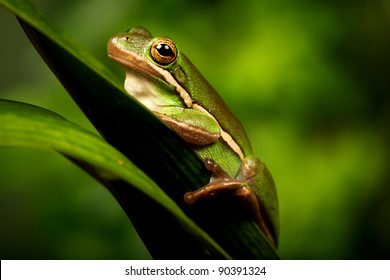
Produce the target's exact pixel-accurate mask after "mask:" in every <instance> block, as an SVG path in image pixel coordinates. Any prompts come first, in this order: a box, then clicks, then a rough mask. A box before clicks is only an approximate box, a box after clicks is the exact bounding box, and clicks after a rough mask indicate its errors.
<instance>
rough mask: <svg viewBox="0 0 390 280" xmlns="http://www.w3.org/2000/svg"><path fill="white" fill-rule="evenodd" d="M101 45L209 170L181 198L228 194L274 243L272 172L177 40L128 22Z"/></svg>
mask: <svg viewBox="0 0 390 280" xmlns="http://www.w3.org/2000/svg"><path fill="white" fill-rule="evenodd" d="M107 51H108V56H109V57H110V58H111V59H113V60H114V61H116V62H118V63H119V64H120V65H122V66H123V67H124V69H125V72H126V79H125V90H126V91H127V92H128V93H129V94H130V95H132V96H134V97H135V98H136V99H138V100H139V101H140V102H141V103H142V104H143V105H145V106H146V107H147V108H148V109H149V110H151V111H152V112H153V113H154V114H155V115H157V116H158V117H159V118H160V119H161V120H162V121H163V122H165V123H166V124H167V125H168V126H169V127H170V128H171V129H172V130H173V131H174V132H176V133H177V134H178V135H179V136H180V137H181V138H183V139H184V140H185V141H186V142H187V143H188V144H189V145H190V146H191V148H192V149H193V150H194V152H195V153H196V154H197V155H198V156H199V157H200V158H201V159H202V160H203V161H204V164H205V166H206V168H207V169H208V170H210V171H211V174H212V175H211V178H210V182H209V183H208V184H207V185H206V186H203V187H201V188H199V189H198V190H196V191H193V192H189V193H186V194H184V200H185V202H186V203H188V204H189V205H193V204H196V203H197V202H199V201H201V200H205V199H211V197H214V198H215V197H223V196H224V195H231V194H233V195H234V196H237V198H238V200H239V201H241V202H243V203H244V205H245V206H246V207H247V208H248V209H250V213H251V215H252V218H253V220H254V221H255V223H256V224H257V225H258V227H259V228H260V229H261V231H262V232H263V233H264V235H265V236H266V237H267V238H268V240H269V241H270V243H271V244H273V245H274V246H277V243H278V234H279V217H278V202H277V196H276V191H275V186H274V183H273V180H272V177H271V175H270V173H269V171H268V169H267V167H266V166H265V165H264V163H263V162H262V161H260V159H259V158H257V157H256V156H254V155H253V154H252V148H251V145H250V143H249V140H248V137H247V135H246V132H245V130H244V129H243V127H242V125H241V123H240V121H239V120H238V119H237V118H236V117H235V116H234V115H233V113H232V112H231V111H230V110H229V108H228V107H227V105H226V104H225V102H224V101H223V100H222V98H221V97H220V96H219V94H218V93H217V92H216V91H215V90H214V88H213V87H212V86H211V85H210V84H209V83H208V82H207V81H206V79H205V78H204V77H203V76H202V74H200V72H199V71H198V70H197V69H196V68H195V66H194V65H193V64H192V63H191V62H190V61H189V59H188V58H187V57H186V56H185V55H184V54H183V53H182V52H180V50H179V48H178V46H177V45H176V44H175V43H174V42H173V41H172V40H171V39H169V38H166V37H153V36H152V35H151V34H150V32H149V31H148V30H146V29H145V28H142V27H134V28H132V29H130V30H129V31H128V32H124V33H119V34H117V35H115V36H113V37H112V38H111V39H110V40H109V42H108V46H107Z"/></svg>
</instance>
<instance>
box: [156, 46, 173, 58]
mask: <svg viewBox="0 0 390 280" xmlns="http://www.w3.org/2000/svg"><path fill="white" fill-rule="evenodd" d="M156 49H157V51H158V53H159V54H160V55H162V56H174V53H173V51H172V49H171V47H170V46H169V45H168V44H158V45H157V46H156Z"/></svg>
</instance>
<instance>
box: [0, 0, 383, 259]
mask: <svg viewBox="0 0 390 280" xmlns="http://www.w3.org/2000/svg"><path fill="white" fill-rule="evenodd" d="M34 3H36V4H37V6H38V7H40V8H41V9H42V10H43V11H44V12H45V13H46V14H48V15H49V16H50V17H51V18H52V19H53V20H54V21H55V22H57V23H58V25H60V26H62V27H63V29H65V30H66V32H68V33H69V34H71V35H72V36H73V37H75V38H76V39H77V40H78V41H80V42H81V43H82V44H83V45H85V46H86V48H87V49H89V50H90V51H91V52H92V53H93V54H94V55H96V56H97V57H99V58H100V59H101V60H102V61H104V63H106V64H107V67H110V68H112V69H113V71H116V72H117V73H118V74H119V75H123V74H122V73H121V72H122V71H121V69H120V68H119V67H118V66H117V65H116V64H114V63H113V62H111V61H109V59H108V58H106V50H105V48H106V41H107V40H108V38H109V37H110V36H111V35H113V34H114V33H117V32H119V31H124V30H127V29H129V28H130V27H132V26H135V25H141V26H144V27H147V28H148V29H149V30H150V31H151V32H152V33H153V34H155V35H156V36H157V35H166V36H169V37H171V38H173V39H174V40H175V41H176V42H177V43H178V44H179V46H180V48H181V50H182V51H184V52H185V53H186V54H187V55H188V56H189V57H190V59H191V60H192V61H193V63H194V64H195V65H197V66H198V68H199V69H200V70H201V72H202V73H203V74H204V75H205V76H206V77H207V78H208V80H209V81H210V82H211V83H212V84H213V85H214V86H215V88H216V89H217V90H218V91H219V92H220V93H221V94H222V95H223V97H224V99H225V100H226V101H227V103H228V104H229V105H230V107H231V108H232V110H233V111H234V112H236V114H237V115H238V117H239V118H240V119H241V120H242V122H243V124H244V126H245V127H246V128H247V131H248V134H249V136H250V138H251V140H252V144H253V147H254V150H255V153H256V154H257V155H259V156H260V157H261V158H262V159H263V161H265V162H266V163H267V165H268V167H269V169H270V170H271V172H272V174H273V176H274V179H275V181H276V183H277V187H278V194H279V203H280V213H281V237H280V248H279V252H280V255H281V257H282V258H285V259H382V258H385V259H388V258H389V257H390V254H389V251H390V187H389V183H388V181H389V180H390V175H389V174H390V172H389V171H390V170H389V164H390V162H389V159H390V146H389V143H390V141H389V140H390V129H389V118H390V114H389V112H390V90H389V88H390V87H389V86H390V85H389V81H390V77H389V74H390V66H389V65H390V1H389V0H371V1H363V0H354V1H332V0H328V1H305V0H296V1H286V0H272V1H271V0H263V1H258V0H251V1H233V0H229V1H210V0H208V1H205V0H204V1H199V0H197V1H178V0H176V1H168V0H159V1H150V0H148V1H146V0H142V1H141V0H133V1H125V0H112V1H104V0H84V1H76V0H71V1H70V0H67V1H49V0H39V1H38V0H36V1H34ZM0 32H1V34H2V39H1V44H0V61H1V66H0V98H6V99H12V100H18V101H23V102H28V103H32V104H35V105H38V106H41V107H44V108H48V109H50V110H53V111H55V112H57V113H59V114H61V115H63V116H65V117H66V118H67V119H69V120H71V121H73V122H75V123H78V124H80V125H82V126H83V127H87V128H90V129H91V130H93V128H92V127H91V125H90V124H89V123H88V121H87V120H86V118H85V117H84V116H83V115H82V113H81V112H80V110H79V109H78V108H77V106H76V105H75V104H74V103H73V101H72V100H71V99H70V97H69V96H68V95H67V93H66V92H65V90H64V89H63V88H62V87H61V85H60V84H59V82H58V81H57V80H56V79H55V77H54V76H53V74H52V73H51V72H50V70H49V69H48V67H47V66H46V65H45V64H44V62H43V61H42V60H41V58H40V57H39V56H38V54H37V53H36V51H35V50H34V48H33V47H32V46H31V44H30V43H29V41H28V39H27V38H26V36H25V35H24V33H23V31H22V30H21V28H20V27H19V25H18V23H17V21H16V20H15V18H14V17H13V16H12V15H11V14H10V13H9V12H8V11H6V10H4V9H2V8H0ZM129 125H131V124H129ZM0 223H1V231H0V253H1V258H2V259H58V258H59V259H133V258H135V259H145V258H146V259H147V258H150V255H149V254H148V252H147V251H146V249H145V248H144V246H143V244H142V242H141V241H140V239H139V238H138V237H137V234H136V233H135V231H134V229H133V228H132V226H131V224H130V223H129V221H128V219H127V217H126V216H125V214H124V212H123V211H122V210H121V209H120V207H119V206H118V205H117V203H116V201H115V200H114V199H113V198H112V197H111V195H110V194H109V193H108V191H106V190H105V189H104V188H103V187H102V186H100V185H98V183H97V182H95V181H94V180H93V179H92V178H90V177H89V176H88V175H87V174H85V173H84V172H83V171H81V170H80V169H78V168H77V167H76V166H74V165H73V164H72V163H70V162H69V161H68V160H66V159H65V158H63V157H61V156H59V155H58V154H56V153H54V152H52V151H50V150H34V149H27V148H0ZM156 234H158V233H157V232H156Z"/></svg>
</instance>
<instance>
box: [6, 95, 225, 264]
mask: <svg viewBox="0 0 390 280" xmlns="http://www.w3.org/2000/svg"><path fill="white" fill-rule="evenodd" d="M0 124H1V125H0V146H29V147H38V148H51V149H53V150H55V151H57V152H59V153H61V154H63V155H65V156H67V157H70V158H71V159H72V160H75V161H77V162H79V163H80V164H82V165H83V166H88V168H89V171H90V172H92V173H93V174H94V176H95V177H97V179H99V180H100V181H103V182H105V183H108V184H109V182H111V183H112V182H120V181H123V182H122V185H121V187H122V188H133V187H134V188H136V189H137V190H138V191H140V192H142V193H143V194H145V195H147V196H148V197H149V198H151V199H153V200H154V201H155V202H157V203H159V204H160V205H161V206H163V207H164V208H165V209H166V210H168V211H169V212H170V213H171V214H172V215H174V216H175V217H176V218H177V219H178V220H180V221H181V223H182V224H183V227H184V228H186V229H187V230H188V231H190V232H191V233H192V234H195V235H198V238H199V239H203V243H205V244H206V243H208V244H209V247H210V245H211V248H214V249H213V250H215V249H216V251H219V252H218V253H219V254H220V256H225V257H228V255H227V254H226V253H225V252H224V251H223V250H222V249H220V248H219V246H218V245H217V244H216V243H215V242H214V241H213V240H212V239H211V238H210V237H209V236H208V235H207V234H206V233H204V232H203V231H202V230H201V229H200V228H199V227H198V226H197V225H196V224H195V223H194V222H193V221H191V220H190V219H189V218H188V217H187V216H186V215H185V214H184V213H183V211H182V210H181V209H180V208H179V207H178V206H177V205H176V204H175V202H174V201H172V199H171V198H169V197H168V196H167V195H166V194H165V193H164V192H163V191H162V190H161V189H160V188H159V187H158V186H157V185H156V184H155V183H154V182H153V181H152V180H151V179H150V178H149V177H147V176H146V175H145V174H144V173H143V172H142V171H141V170H140V169H139V168H138V167H136V166H135V165H134V164H133V163H132V162H131V161H129V160H128V159H127V158H126V157H125V156H124V155H123V154H121V153H120V152H119V151H118V150H116V149H115V148H114V147H112V146H111V145H109V144H108V143H107V142H106V141H104V140H103V139H102V138H100V137H98V136H97V135H95V134H93V133H91V132H89V131H86V130H84V129H82V128H80V127H79V126H77V125H75V124H73V123H71V122H69V121H67V120H65V119H64V118H62V117H61V116H59V115H57V114H55V113H53V112H50V111H48V110H45V109H42V108H39V107H35V106H32V105H28V104H24V103H19V102H14V101H6V100H1V99H0ZM125 183H126V184H125ZM208 250H211V249H210V248H208Z"/></svg>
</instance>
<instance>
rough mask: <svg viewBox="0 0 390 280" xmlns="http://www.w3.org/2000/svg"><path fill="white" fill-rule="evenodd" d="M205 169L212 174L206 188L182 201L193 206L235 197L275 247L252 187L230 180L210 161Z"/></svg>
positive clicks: (241, 181)
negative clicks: (203, 202)
mask: <svg viewBox="0 0 390 280" xmlns="http://www.w3.org/2000/svg"><path fill="white" fill-rule="evenodd" d="M205 165H206V168H207V169H209V170H210V171H212V172H213V178H214V179H213V180H212V181H211V182H210V183H209V184H207V185H206V186H204V187H202V188H200V189H198V190H196V191H193V192H187V193H186V194H185V195H184V201H185V202H186V203H187V204H189V205H194V204H196V203H197V202H199V201H204V200H207V199H211V198H218V197H221V198H222V197H223V195H233V196H234V197H237V198H238V199H239V201H240V202H241V204H242V205H243V206H244V207H245V208H246V209H247V210H248V211H249V213H251V215H252V217H253V220H254V221H255V223H256V224H257V225H258V227H259V228H260V229H261V230H262V232H263V233H264V235H265V236H266V237H267V238H268V239H269V241H270V242H271V243H272V244H273V245H275V240H274V238H273V236H272V234H271V232H270V230H269V229H268V226H267V225H266V223H265V221H264V217H263V214H262V213H263V211H264V210H263V209H262V207H261V206H260V203H259V200H258V199H257V196H256V194H255V192H254V191H253V189H252V187H251V186H250V185H249V184H248V183H247V182H246V181H244V180H240V179H234V178H230V177H229V176H228V175H227V174H226V173H225V172H224V171H223V170H221V168H220V167H219V165H218V164H216V163H215V162H214V161H212V160H206V161H205Z"/></svg>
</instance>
